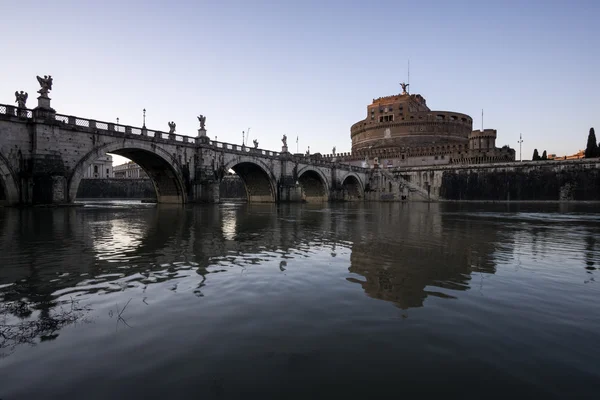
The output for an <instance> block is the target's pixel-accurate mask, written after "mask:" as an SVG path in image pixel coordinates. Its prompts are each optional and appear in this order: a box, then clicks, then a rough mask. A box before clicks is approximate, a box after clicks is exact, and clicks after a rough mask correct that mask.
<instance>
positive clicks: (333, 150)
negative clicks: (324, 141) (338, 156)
mask: <svg viewBox="0 0 600 400" xmlns="http://www.w3.org/2000/svg"><path fill="white" fill-rule="evenodd" d="M331 154H333V156H334V157H335V146H333V149H331Z"/></svg>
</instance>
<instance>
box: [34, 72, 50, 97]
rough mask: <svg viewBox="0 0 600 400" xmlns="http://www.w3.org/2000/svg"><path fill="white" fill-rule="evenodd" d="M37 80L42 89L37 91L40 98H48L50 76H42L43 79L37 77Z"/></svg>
mask: <svg viewBox="0 0 600 400" xmlns="http://www.w3.org/2000/svg"><path fill="white" fill-rule="evenodd" d="M37 80H38V82H39V83H40V86H41V87H42V88H41V89H40V90H38V93H39V94H41V95H42V97H48V92H49V91H50V90H52V75H44V77H43V78H42V77H41V76H38V77H37Z"/></svg>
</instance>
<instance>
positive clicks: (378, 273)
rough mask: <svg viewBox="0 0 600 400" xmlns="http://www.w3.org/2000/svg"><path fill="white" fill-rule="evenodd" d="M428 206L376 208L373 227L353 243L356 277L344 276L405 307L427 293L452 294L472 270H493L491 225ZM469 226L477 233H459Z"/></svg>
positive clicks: (375, 295)
mask: <svg viewBox="0 0 600 400" xmlns="http://www.w3.org/2000/svg"><path fill="white" fill-rule="evenodd" d="M390 207H393V206H391V205H390ZM430 207H431V205H430V206H429V208H428V209H427V210H421V211H422V212H419V209H416V210H415V209H413V210H411V211H410V212H409V210H405V209H400V212H399V213H395V212H390V213H379V215H380V216H381V217H382V219H381V220H380V221H373V223H376V225H377V228H376V229H375V230H373V231H371V230H370V229H369V235H368V236H366V237H365V236H364V235H363V238H362V240H360V241H355V242H354V243H353V244H352V254H351V257H350V261H351V265H350V268H349V270H350V272H352V273H355V274H358V275H361V277H359V278H349V279H348V280H349V281H351V282H354V283H358V284H360V285H361V286H362V288H363V290H364V291H365V293H366V294H367V295H369V296H370V297H373V298H375V299H380V300H385V301H389V302H392V303H394V304H396V305H397V306H398V307H400V308H401V309H408V308H413V307H422V306H423V305H424V301H425V299H426V298H427V297H428V296H435V297H443V298H452V297H453V296H452V294H451V293H452V291H457V290H468V289H469V288H470V287H472V284H470V282H471V280H472V274H473V272H482V273H486V274H493V273H495V271H496V262H495V259H494V254H495V252H496V250H497V246H498V244H499V243H498V240H499V238H498V235H497V231H496V230H495V228H493V227H492V228H489V227H487V225H486V224H485V221H483V220H482V221H481V222H480V223H478V222H474V221H468V220H464V219H458V218H457V219H454V218H453V217H451V216H450V217H446V216H445V215H444V213H442V212H441V208H440V207H441V206H440V205H439V204H438V205H435V207H436V210H431V209H430ZM390 210H395V209H394V208H391V209H390ZM415 211H417V212H415ZM431 211H435V212H431ZM470 231H475V232H477V231H479V232H480V233H479V234H478V235H475V236H469V240H466V239H465V238H464V237H462V236H461V235H460V232H470ZM474 237H477V238H480V239H477V240H476V241H473V238H474ZM391 238H397V240H391Z"/></svg>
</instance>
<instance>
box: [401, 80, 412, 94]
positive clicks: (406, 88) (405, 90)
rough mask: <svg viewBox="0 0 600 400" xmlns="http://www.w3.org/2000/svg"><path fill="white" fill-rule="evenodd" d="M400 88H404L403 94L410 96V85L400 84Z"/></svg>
mask: <svg viewBox="0 0 600 400" xmlns="http://www.w3.org/2000/svg"><path fill="white" fill-rule="evenodd" d="M400 86H402V94H408V87H409V86H410V83H404V82H402V83H400Z"/></svg>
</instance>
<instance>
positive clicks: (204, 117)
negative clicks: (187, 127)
mask: <svg viewBox="0 0 600 400" xmlns="http://www.w3.org/2000/svg"><path fill="white" fill-rule="evenodd" d="M198 121H199V122H200V129H205V128H204V124H205V123H206V116H205V115H199V116H198Z"/></svg>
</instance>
